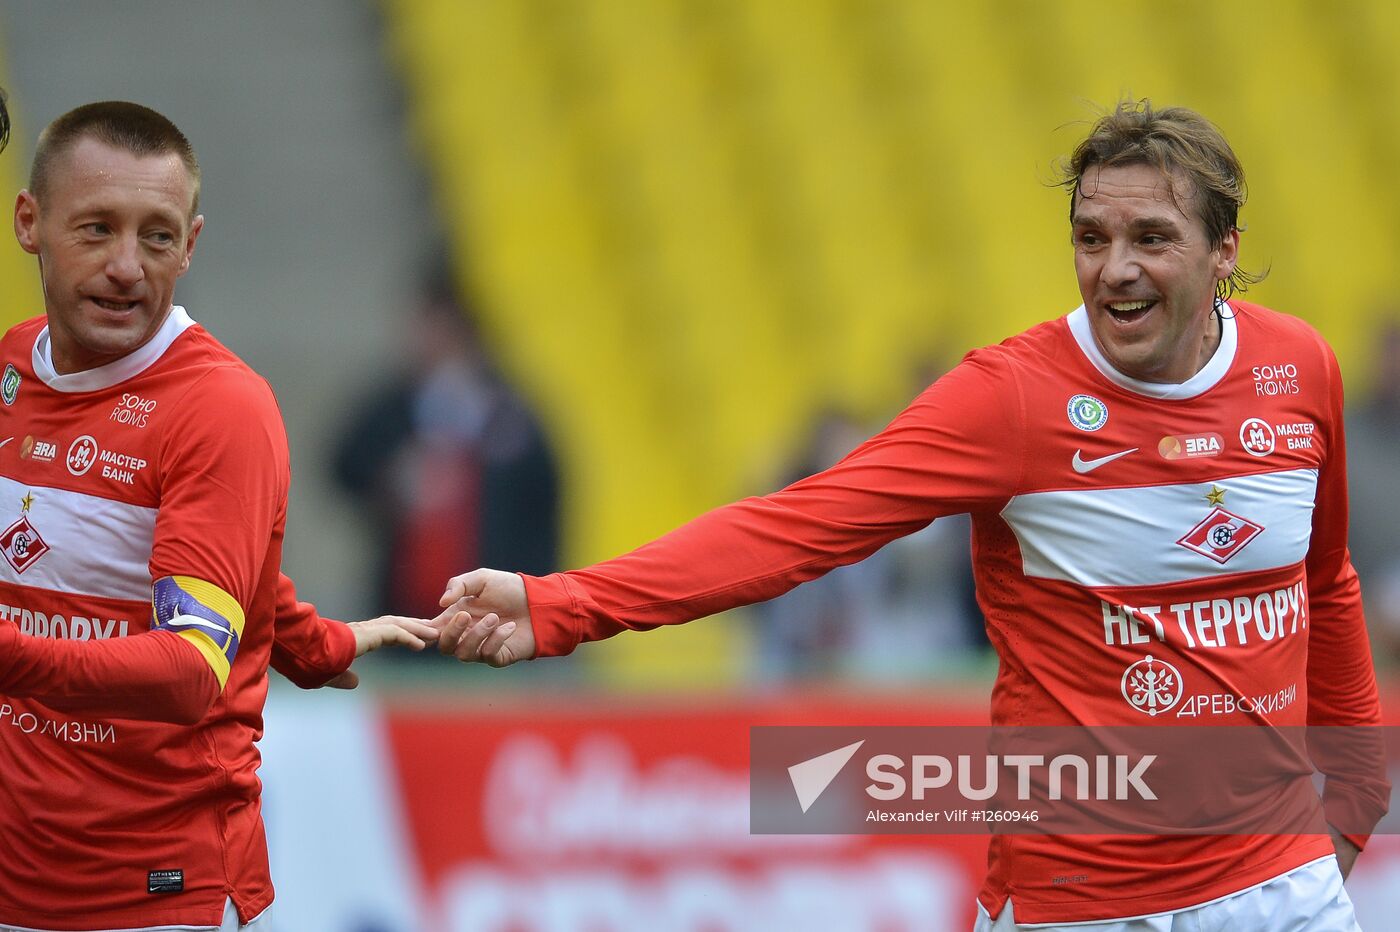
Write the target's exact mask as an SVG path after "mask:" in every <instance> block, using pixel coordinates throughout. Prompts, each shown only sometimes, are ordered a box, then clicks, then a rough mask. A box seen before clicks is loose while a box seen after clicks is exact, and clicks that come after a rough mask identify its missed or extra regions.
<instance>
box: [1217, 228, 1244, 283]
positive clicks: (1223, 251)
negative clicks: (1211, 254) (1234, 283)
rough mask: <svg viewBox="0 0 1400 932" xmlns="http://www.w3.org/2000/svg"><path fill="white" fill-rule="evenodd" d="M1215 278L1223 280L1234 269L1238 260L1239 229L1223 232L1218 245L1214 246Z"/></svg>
mask: <svg viewBox="0 0 1400 932" xmlns="http://www.w3.org/2000/svg"><path fill="white" fill-rule="evenodd" d="M1215 253H1216V258H1215V279H1216V281H1224V280H1225V279H1227V278H1229V277H1230V275H1231V274H1232V273H1233V272H1234V271H1235V266H1236V265H1237V264H1239V261H1240V231H1239V230H1231V231H1230V232H1229V233H1226V234H1225V238H1224V239H1223V240H1221V241H1220V245H1219V246H1217V247H1216V248H1215Z"/></svg>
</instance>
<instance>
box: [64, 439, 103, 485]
mask: <svg viewBox="0 0 1400 932" xmlns="http://www.w3.org/2000/svg"><path fill="white" fill-rule="evenodd" d="M95 462H97V441H96V440H93V439H92V437H90V436H89V435H87V434H83V435H82V436H81V437H79V438H78V439H77V440H74V441H73V442H72V443H71V444H69V446H68V471H69V472H71V473H72V474H73V475H75V476H81V475H83V474H84V473H86V472H87V471H88V470H89V469H91V468H92V464H93V463H95Z"/></svg>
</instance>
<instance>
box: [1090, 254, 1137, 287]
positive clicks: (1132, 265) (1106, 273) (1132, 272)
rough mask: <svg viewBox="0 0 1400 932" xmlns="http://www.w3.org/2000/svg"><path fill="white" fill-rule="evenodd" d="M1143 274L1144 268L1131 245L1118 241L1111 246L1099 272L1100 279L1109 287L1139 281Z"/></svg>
mask: <svg viewBox="0 0 1400 932" xmlns="http://www.w3.org/2000/svg"><path fill="white" fill-rule="evenodd" d="M1141 274H1142V268H1141V267H1140V266H1139V265H1138V261H1137V256H1136V255H1134V253H1133V250H1132V248H1131V247H1129V246H1127V245H1120V244H1117V243H1114V244H1112V245H1110V246H1109V248H1108V256H1107V257H1106V258H1105V259H1104V264H1103V269H1102V271H1101V272H1100V273H1099V280H1100V281H1102V282H1103V283H1104V284H1105V285H1107V286H1108V287H1109V288H1119V287H1122V286H1123V285H1127V284H1129V283H1131V282H1135V281H1137V278H1138V276H1139V275H1141Z"/></svg>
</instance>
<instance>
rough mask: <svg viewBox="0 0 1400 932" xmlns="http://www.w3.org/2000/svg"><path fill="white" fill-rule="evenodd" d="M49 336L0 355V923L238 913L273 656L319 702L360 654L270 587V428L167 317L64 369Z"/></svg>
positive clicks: (271, 417) (339, 633)
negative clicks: (93, 362)
mask: <svg viewBox="0 0 1400 932" xmlns="http://www.w3.org/2000/svg"><path fill="white" fill-rule="evenodd" d="M43 325H44V320H43V319H42V318H39V319H36V320H32V321H28V322H26V323H24V324H21V325H19V326H17V327H15V328H13V329H12V330H11V331H10V332H9V333H8V334H6V335H5V337H4V339H3V341H0V363H3V365H4V371H3V376H0V401H2V402H3V406H0V525H3V526H4V527H3V530H0V760H3V761H4V768H3V772H2V773H0V838H5V839H7V845H6V849H7V850H6V852H5V856H4V857H3V858H0V924H6V925H13V926H19V927H25V928H36V929H72V930H84V929H115V928H144V927H150V926H175V925H178V926H181V927H186V926H210V927H217V926H218V925H219V924H220V921H221V918H222V915H223V911H224V906H225V903H226V902H227V901H228V900H229V899H230V898H231V899H232V900H233V901H234V903H235V905H236V906H237V908H238V911H239V914H240V916H241V917H242V918H243V919H244V920H248V919H251V918H253V917H254V916H256V915H257V914H259V913H260V912H262V910H263V909H265V908H266V907H267V905H268V904H269V903H270V902H271V900H272V884H271V879H270V876H269V871H268V862H267V850H266V842H265V840H264V836H263V829H262V823H261V818H260V814H259V801H258V794H259V788H260V787H259V782H258V779H257V775H256V770H257V766H258V763H259V757H258V753H257V750H256V748H255V746H254V741H256V740H257V739H258V738H259V737H260V736H261V733H262V707H263V701H264V698H265V696H266V690H267V675H266V671H267V668H268V664H269V660H273V661H275V662H276V663H277V665H278V667H279V669H282V670H283V672H284V673H286V674H287V675H288V676H289V677H291V678H293V679H295V680H296V681H298V682H299V683H300V684H302V685H319V683H321V682H324V681H325V680H326V679H328V678H329V677H330V676H333V675H334V674H335V673H338V672H340V671H341V670H344V669H345V668H346V667H348V666H349V663H350V660H351V659H352V658H353V655H354V636H353V634H351V632H350V631H349V630H348V629H347V628H346V627H345V626H343V625H340V624H339V623H328V622H326V621H325V620H323V619H321V618H320V617H319V616H318V615H316V613H315V610H314V609H313V608H312V607H311V606H309V605H306V604H304V603H299V602H297V601H296V597H295V592H294V591H293V589H292V585H291V582H290V581H289V580H287V579H286V578H285V577H283V576H282V575H281V574H280V572H279V564H280V558H281V545H282V532H283V524H284V522H285V517H286V502H287V487H288V483H289V468H288V455H287V445H286V437H285V434H284V432H283V429H282V421H281V415H280V413H279V412H278V410H277V406H276V402H275V400H274V399H273V397H272V393H271V391H270V390H269V389H268V387H267V385H266V383H265V382H263V380H262V379H261V378H259V377H258V376H257V375H256V374H255V373H253V372H252V371H251V370H250V369H248V368H247V366H245V365H244V364H243V363H242V362H241V361H239V360H238V359H237V357H235V356H234V355H233V354H232V353H230V352H229V351H228V350H227V349H225V348H224V347H223V346H221V345H220V344H219V343H218V342H217V341H215V340H214V339H213V338H212V337H211V336H210V335H209V334H208V333H207V332H206V331H205V330H204V329H203V328H201V327H199V326H198V325H196V324H195V323H194V322H193V321H192V320H190V318H189V317H188V315H186V314H185V312H184V310H183V309H182V308H175V309H174V310H173V311H172V313H171V314H170V316H169V318H168V319H167V320H166V322H165V324H164V325H163V326H162V327H161V329H160V330H159V331H158V332H157V334H156V335H155V337H154V338H153V339H152V340H151V341H150V342H149V343H147V344H146V345H145V346H143V347H141V348H140V349H138V350H137V351H135V352H134V353H132V354H130V355H128V356H126V357H123V358H122V359H119V360H117V361H116V362H113V363H111V364H109V365H106V366H103V367H101V368H98V369H93V370H88V371H85V372H80V373H74V374H68V375H64V374H59V373H57V372H56V371H55V370H54V369H53V366H52V362H51V358H50V356H49V350H48V336H47V330H46V329H45V328H44V326H43ZM153 583H154V584H155V591H154V595H153ZM153 628H159V630H151V629H153Z"/></svg>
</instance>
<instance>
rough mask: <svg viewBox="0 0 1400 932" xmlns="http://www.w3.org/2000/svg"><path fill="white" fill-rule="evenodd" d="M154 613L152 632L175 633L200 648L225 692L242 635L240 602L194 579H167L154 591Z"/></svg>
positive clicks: (186, 577)
mask: <svg viewBox="0 0 1400 932" xmlns="http://www.w3.org/2000/svg"><path fill="white" fill-rule="evenodd" d="M151 613H152V617H153V618H154V619H155V625H154V627H153V629H152V630H157V631H173V632H175V633H176V634H177V635H179V636H180V637H182V638H184V639H185V640H187V641H189V642H190V643H191V644H193V645H194V646H195V647H197V648H199V652H200V653H201V654H203V655H204V659H205V660H206V661H208V663H209V667H210V668H211V669H212V670H213V671H214V676H216V677H217V678H218V680H219V688H220V689H223V688H224V685H225V684H226V683H227V682H228V673H229V669H230V667H232V666H233V658H234V657H235V656H237V655H238V639H239V638H240V637H242V635H243V608H242V606H240V605H239V604H238V600H237V599H235V598H234V597H233V596H231V595H229V594H228V593H227V592H225V591H224V590H222V589H220V588H219V587H218V586H216V585H214V584H213V583H210V582H205V581H204V580H202V579H196V578H195V577H193V576H164V577H162V578H160V579H157V580H156V582H155V585H154V586H153V587H152V589H151Z"/></svg>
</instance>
